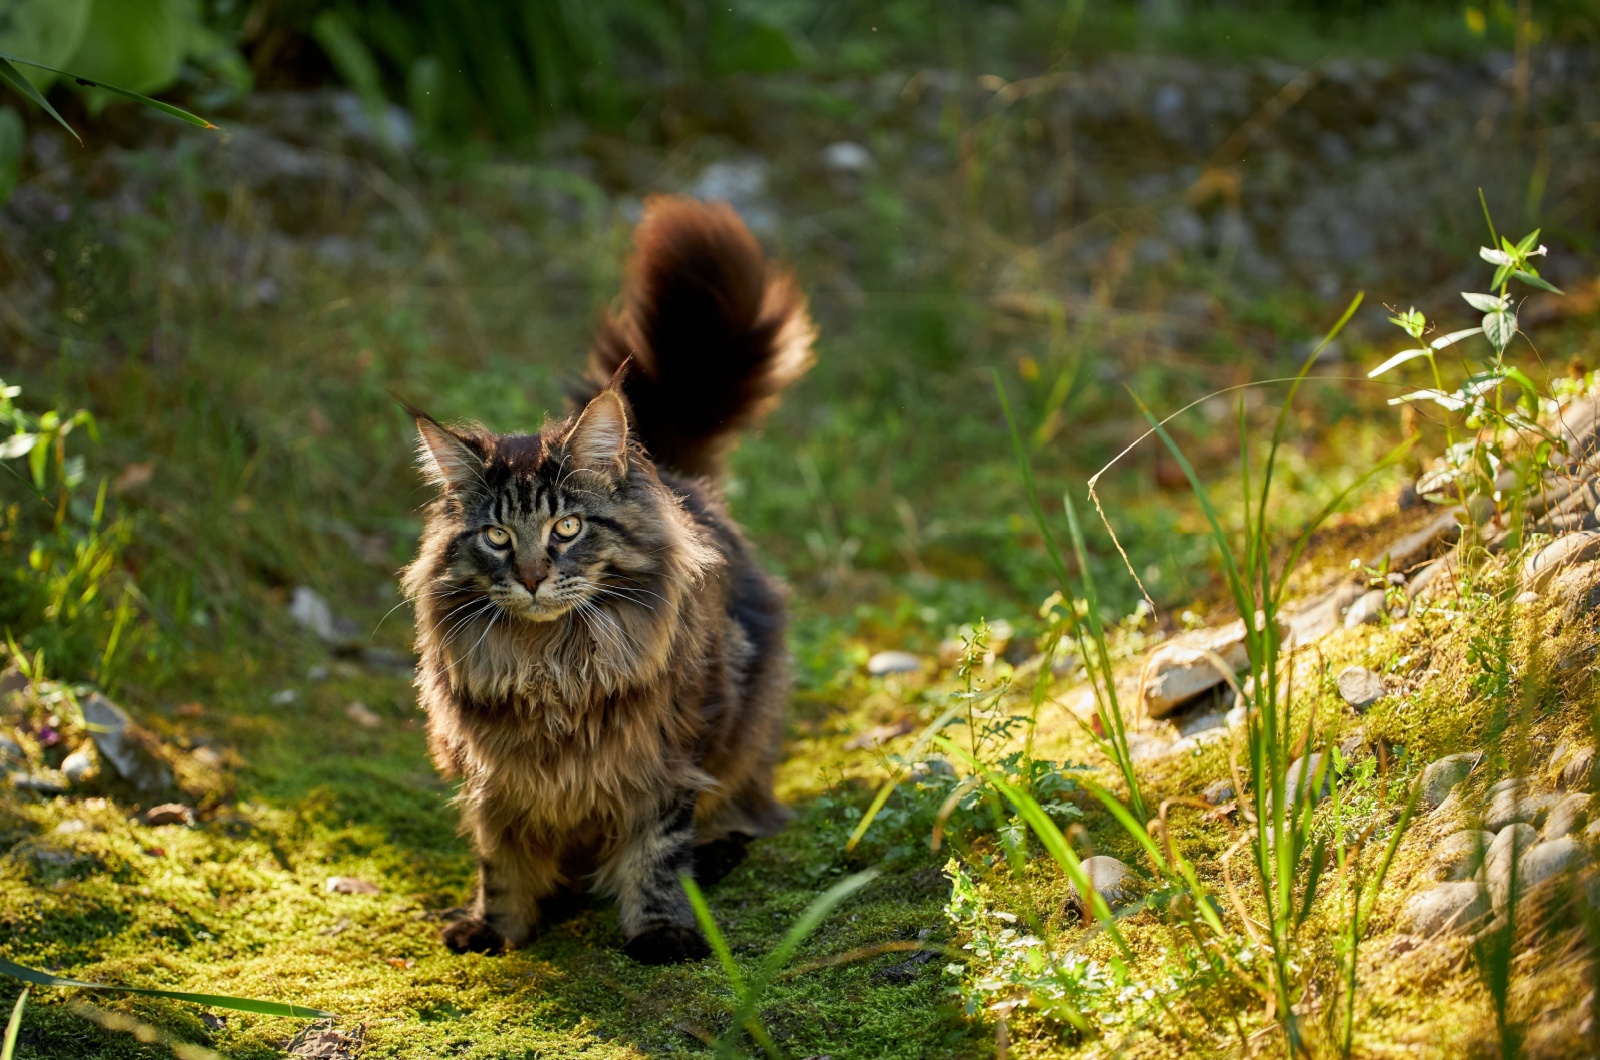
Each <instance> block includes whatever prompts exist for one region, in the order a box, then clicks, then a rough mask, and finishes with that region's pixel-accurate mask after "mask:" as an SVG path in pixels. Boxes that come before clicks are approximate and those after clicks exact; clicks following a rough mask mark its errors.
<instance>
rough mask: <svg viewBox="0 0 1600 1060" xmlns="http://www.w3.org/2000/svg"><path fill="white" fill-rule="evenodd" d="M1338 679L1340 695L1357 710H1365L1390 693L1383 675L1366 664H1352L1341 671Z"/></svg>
mask: <svg viewBox="0 0 1600 1060" xmlns="http://www.w3.org/2000/svg"><path fill="white" fill-rule="evenodd" d="M1336 680H1337V683H1338V685H1339V695H1340V697H1341V698H1343V699H1344V701H1345V702H1346V703H1348V704H1350V705H1351V706H1352V707H1354V708H1355V709H1356V710H1357V712H1364V711H1365V710H1366V709H1367V708H1368V707H1370V706H1372V704H1374V703H1376V702H1377V701H1378V700H1380V699H1382V698H1383V697H1384V696H1386V695H1388V693H1389V690H1388V689H1387V688H1385V687H1384V684H1383V677H1382V675H1380V674H1378V673H1377V672H1376V671H1373V670H1369V669H1367V668H1366V667H1365V666H1351V667H1349V668H1348V669H1346V670H1344V671H1343V672H1341V673H1340V674H1339V676H1338V678H1337V679H1336Z"/></svg>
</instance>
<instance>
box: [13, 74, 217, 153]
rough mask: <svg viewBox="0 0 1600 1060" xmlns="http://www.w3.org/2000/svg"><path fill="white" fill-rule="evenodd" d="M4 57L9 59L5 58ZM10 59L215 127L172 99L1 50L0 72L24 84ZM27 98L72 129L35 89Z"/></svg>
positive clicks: (193, 122) (181, 119)
mask: <svg viewBox="0 0 1600 1060" xmlns="http://www.w3.org/2000/svg"><path fill="white" fill-rule="evenodd" d="M6 60H10V61H9V62H7V61H6ZM11 63H22V64H23V65H25V66H33V67H37V68H38V69H40V70H49V71H50V72H51V73H52V74H60V75H61V76H62V77H70V78H72V80H73V81H75V82H77V83H78V84H80V85H82V86H83V87H84V88H103V89H105V90H106V91H107V92H111V93H114V94H115V95H118V96H121V97H122V98H124V99H131V100H133V101H134V102H135V103H138V104H141V105H143V106H146V107H149V108H151V109H152V110H159V111H160V112H161V113H163V114H168V115H171V116H172V117H174V118H177V119H178V120H179V121H186V122H188V123H189V124H190V125H194V126H198V127H199V128H202V129H215V128H216V126H215V125H212V124H211V123H210V122H208V121H206V120H205V119H204V118H202V117H200V116H199V115H198V114H190V113H189V112H188V111H186V110H184V109H183V108H182V107H174V106H173V105H172V104H171V103H163V102H161V101H160V100H159V99H151V98H150V97H149V96H145V95H141V94H139V93H138V92H134V91H132V90H131V89H126V88H118V87H117V86H116V85H108V84H106V83H105V82H104V81H96V80H94V79H93V78H90V77H84V76H83V75H81V74H75V73H73V72H72V71H70V70H57V69H56V68H55V67H53V66H46V65H45V64H44V63H36V62H34V61H33V60H32V59H24V58H22V57H21V56H20V55H8V54H7V53H5V52H0V76H6V80H8V81H9V80H11V78H10V77H9V76H8V75H5V71H6V69H7V68H9V69H10V70H11V71H12V72H13V73H16V75H17V77H18V79H19V80H22V81H23V83H24V84H26V83H27V79H26V78H23V77H22V74H21V73H20V72H18V71H17V70H16V67H13V66H11ZM13 85H15V82H13ZM28 87H29V88H33V86H32V85H29V86H28ZM29 98H30V99H32V100H33V101H34V102H35V103H38V104H40V105H41V106H43V107H44V108H45V109H46V110H48V111H49V112H50V113H51V115H53V116H54V117H55V119H56V121H59V122H61V124H62V125H64V126H66V128H67V131H68V132H72V126H70V125H67V123H66V122H65V121H63V120H62V118H61V115H59V114H56V112H55V110H54V108H52V107H51V106H50V104H48V103H46V102H45V101H44V97H43V96H42V95H40V94H39V91H38V89H33V91H32V93H30V94H29ZM72 135H73V136H77V135H78V134H77V133H75V132H73V133H72ZM78 142H79V143H82V142H83V139H82V137H79V139H78Z"/></svg>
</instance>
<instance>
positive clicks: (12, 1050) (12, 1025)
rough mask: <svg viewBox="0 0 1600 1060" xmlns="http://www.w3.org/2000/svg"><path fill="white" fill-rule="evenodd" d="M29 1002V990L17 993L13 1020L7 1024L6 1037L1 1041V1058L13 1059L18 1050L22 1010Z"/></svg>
mask: <svg viewBox="0 0 1600 1060" xmlns="http://www.w3.org/2000/svg"><path fill="white" fill-rule="evenodd" d="M27 1004H28V991H27V989H26V988H24V989H23V991H22V993H21V994H19V995H17V1005H16V1007H15V1008H13V1009H12V1010H11V1022H9V1023H7V1024H6V1037H5V1041H4V1042H0V1060H11V1058H12V1057H13V1056H15V1055H16V1052H17V1032H19V1031H20V1030H22V1010H23V1008H24V1007H26V1006H27Z"/></svg>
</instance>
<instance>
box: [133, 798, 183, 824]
mask: <svg viewBox="0 0 1600 1060" xmlns="http://www.w3.org/2000/svg"><path fill="white" fill-rule="evenodd" d="M144 823H145V824H147V825H150V826H152V827H158V826H160V825H164V824H183V825H189V824H194V811H193V810H191V809H189V807H187V806H185V805H183V803H181V802H169V803H166V804H165V805H162V806H152V807H150V808H149V809H148V810H146V811H145V812H144Z"/></svg>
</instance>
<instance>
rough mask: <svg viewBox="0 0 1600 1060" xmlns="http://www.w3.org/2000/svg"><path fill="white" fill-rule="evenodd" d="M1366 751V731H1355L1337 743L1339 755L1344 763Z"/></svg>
mask: <svg viewBox="0 0 1600 1060" xmlns="http://www.w3.org/2000/svg"><path fill="white" fill-rule="evenodd" d="M1366 749H1367V730H1365V729H1357V730H1355V731H1354V732H1352V733H1351V734H1350V735H1348V736H1346V737H1345V738H1344V739H1343V740H1341V741H1340V742H1339V753H1340V754H1341V755H1343V756H1344V760H1345V761H1346V762H1350V761H1353V760H1354V759H1355V757H1356V756H1357V755H1359V754H1361V753H1362V752H1363V751H1365V750H1366Z"/></svg>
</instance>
